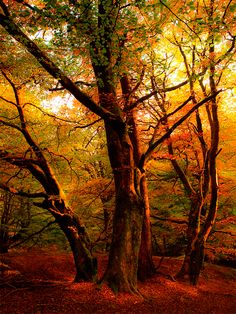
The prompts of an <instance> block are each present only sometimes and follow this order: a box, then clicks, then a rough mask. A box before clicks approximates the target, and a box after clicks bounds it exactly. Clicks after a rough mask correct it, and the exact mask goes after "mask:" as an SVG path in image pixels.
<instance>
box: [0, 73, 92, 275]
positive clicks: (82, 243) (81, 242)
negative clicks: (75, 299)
mask: <svg viewBox="0 0 236 314" xmlns="http://www.w3.org/2000/svg"><path fill="white" fill-rule="evenodd" d="M1 73H2V76H3V77H4V79H5V84H7V83H8V84H9V85H10V86H11V89H12V93H13V95H14V98H13V99H14V101H12V100H9V99H6V98H4V97H2V96H1V100H2V101H3V102H4V103H5V104H7V105H8V106H9V105H10V106H13V108H15V111H16V112H17V116H15V114H14V116H15V117H13V118H11V115H10V116H8V114H6V115H5V116H2V118H1V119H0V126H1V127H2V128H3V129H6V128H8V129H9V128H10V129H11V130H13V131H16V132H18V134H20V135H21V136H22V138H23V139H24V140H25V143H24V144H23V145H22V147H21V151H18V150H19V147H17V148H15V147H14V149H12V148H11V146H9V149H7V147H5V149H4V148H1V149H0V158H1V167H4V166H5V167H6V164H10V165H12V166H13V167H12V168H11V170H12V172H13V173H11V172H10V171H9V170H8V174H7V175H6V177H7V178H8V179H7V180H6V182H10V181H11V179H13V178H17V177H18V176H19V173H24V176H25V177H27V175H26V174H25V172H26V173H27V172H28V173H30V174H31V175H32V177H33V178H34V179H36V181H37V183H38V184H39V185H40V186H41V188H43V189H44V190H43V191H40V192H34V193H33V192H28V191H22V190H18V189H16V187H15V188H12V187H10V186H9V184H6V182H4V181H3V182H1V184H0V187H1V188H2V189H4V190H5V191H8V192H11V193H12V194H15V195H20V196H24V197H30V198H33V199H39V200H40V199H41V201H37V202H36V201H35V202H34V204H35V205H37V206H38V207H41V208H44V209H46V210H48V211H49V213H51V215H52V216H53V217H54V218H55V221H56V222H57V223H58V225H59V226H60V228H61V230H62V231H63V233H64V234H65V236H66V238H67V240H68V242H69V244H70V247H71V250H72V253H73V256H74V261H75V266H76V276H75V281H80V280H93V279H94V278H95V276H96V272H97V265H96V258H94V257H93V256H92V254H91V252H90V250H89V249H90V248H89V244H90V239H89V237H88V234H87V231H86V228H85V226H84V225H83V223H82V221H81V219H80V218H79V217H78V216H77V215H76V214H75V213H74V212H73V210H72V209H71V208H70V207H69V206H68V204H67V201H66V199H65V195H64V193H63V190H62V188H61V186H60V184H59V182H58V180H57V178H56V176H55V174H54V172H53V170H52V168H51V166H50V164H49V162H48V160H47V158H46V156H45V153H44V151H43V149H42V148H41V147H40V145H39V144H38V143H37V142H36V141H35V139H34V138H33V136H32V135H31V133H30V128H29V125H30V123H29V120H28V119H27V118H26V115H25V108H24V107H25V104H24V103H22V100H21V96H22V95H20V94H22V86H17V85H16V84H15V83H14V82H13V80H12V79H11V78H10V76H9V75H8V74H7V73H6V71H5V70H4V69H3V68H1ZM13 120H14V122H12V121H13ZM17 120H18V121H17ZM22 148H23V150H22ZM15 167H17V171H16V172H15ZM9 175H10V177H9ZM5 213H6V211H5ZM6 214H7V213H6ZM5 216H6V215H3V217H5ZM4 220H5V219H4Z"/></svg>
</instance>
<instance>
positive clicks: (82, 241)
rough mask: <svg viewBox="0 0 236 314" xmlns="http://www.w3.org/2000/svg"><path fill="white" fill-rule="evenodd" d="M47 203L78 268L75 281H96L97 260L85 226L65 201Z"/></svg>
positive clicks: (46, 205)
mask: <svg viewBox="0 0 236 314" xmlns="http://www.w3.org/2000/svg"><path fill="white" fill-rule="evenodd" d="M45 203H46V204H44V205H45V207H46V208H47V209H48V210H49V211H50V212H51V213H52V215H53V216H54V217H55V219H56V221H57V223H58V225H59V226H60V228H61V230H62V231H63V232H64V234H65V236H66V238H67V240H68V242H69V244H70V247H71V251H72V254H73V258H74V262H75V268H76V275H75V279H74V281H75V282H80V281H94V280H95V279H96V275H97V259H96V258H95V257H93V256H92V253H91V252H90V240H89V236H88V234H87V232H86V228H85V226H84V225H83V224H82V223H81V221H80V219H79V218H78V217H76V216H75V215H74V213H73V212H72V211H71V209H70V208H69V207H67V206H66V205H65V202H64V201H63V200H56V201H53V202H52V201H46V202H45Z"/></svg>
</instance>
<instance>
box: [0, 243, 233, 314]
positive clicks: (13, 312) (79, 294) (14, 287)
mask: <svg viewBox="0 0 236 314" xmlns="http://www.w3.org/2000/svg"><path fill="white" fill-rule="evenodd" d="M154 260H155V263H156V264H157V265H158V264H159V260H160V259H159V258H158V257H156V258H154ZM98 261H99V274H102V272H103V271H104V269H105V267H106V262H107V258H106V257H105V256H103V255H99V256H98ZM0 262H2V263H4V264H6V265H9V266H10V267H11V269H8V270H5V271H4V276H3V273H2V276H1V273H0V313H1V314H53V313H58V314H77V313H83V314H87V313H92V314H96V313H103V314H113V313H126V314H132V313H135V314H139V313H140V314H141V313H142V314H148V313H153V314H155V313H158V314H175V313H176V314H192V313H196V314H224V313H225V314H235V313H236V269H232V268H228V267H222V266H217V265H212V264H206V266H205V269H204V270H203V272H202V274H201V277H200V280H199V285H198V286H197V287H193V286H191V285H189V284H188V283H186V282H175V281H173V280H171V276H173V275H174V274H175V273H176V272H177V271H178V270H179V268H180V265H181V260H180V259H174V258H164V260H163V262H162V264H161V266H160V268H159V269H158V273H157V274H156V275H155V276H154V277H153V278H151V279H149V280H147V281H146V282H140V283H139V292H140V293H141V294H142V296H143V297H142V298H141V297H137V296H130V295H128V294H118V295H117V296H116V295H114V294H113V292H112V291H111V290H110V289H109V288H108V287H107V286H106V285H105V284H104V285H103V286H102V287H101V288H98V286H97V285H95V284H93V283H76V284H75V283H73V276H74V265H73V260H72V256H71V255H70V254H66V253H65V252H59V251H57V250H53V249H52V250H50V251H49V250H39V249H37V250H36V249H33V250H30V251H15V252H10V253H8V254H2V256H1V257H0ZM16 270H17V271H18V272H17V271H16Z"/></svg>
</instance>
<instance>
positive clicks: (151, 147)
mask: <svg viewBox="0 0 236 314" xmlns="http://www.w3.org/2000/svg"><path fill="white" fill-rule="evenodd" d="M220 92H221V90H219V91H217V92H215V93H214V94H212V95H210V96H208V97H206V98H204V99H203V100H202V101H200V102H199V103H197V104H196V105H195V106H193V107H192V108H191V109H190V110H189V111H188V112H187V113H186V114H185V115H184V116H183V117H181V118H180V119H179V120H178V121H177V122H176V123H174V124H173V125H172V126H171V127H170V128H169V130H168V131H167V132H166V133H165V134H164V135H163V136H162V137H161V138H159V140H157V141H156V142H154V143H153V144H151V145H150V146H149V148H148V149H147V151H146V153H144V154H143V155H142V157H141V159H140V162H139V169H140V170H142V171H144V169H143V167H144V165H145V162H146V161H147V159H148V158H149V157H150V156H151V154H152V153H153V151H154V150H155V149H156V148H157V146H158V145H160V144H161V143H162V142H164V141H165V140H166V139H167V138H169V136H170V135H171V134H172V133H173V132H174V130H175V129H176V128H177V127H178V126H179V125H181V123H183V122H184V121H185V120H186V119H187V118H188V117H189V116H190V115H191V114H192V113H193V112H194V111H195V110H197V109H198V108H199V107H201V106H202V105H204V104H205V103H206V102H208V101H209V100H211V99H213V98H215V97H216V96H217V95H218V94H219V93H220Z"/></svg>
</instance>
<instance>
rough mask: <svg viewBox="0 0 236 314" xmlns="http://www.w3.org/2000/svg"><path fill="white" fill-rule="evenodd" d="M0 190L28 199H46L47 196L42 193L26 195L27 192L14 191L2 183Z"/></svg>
mask: <svg viewBox="0 0 236 314" xmlns="http://www.w3.org/2000/svg"><path fill="white" fill-rule="evenodd" d="M0 189H2V190H4V191H7V192H10V193H12V194H14V195H19V196H22V197H28V198H41V197H43V198H48V195H47V194H46V193H44V192H37V193H28V192H24V191H19V190H16V189H15V188H12V187H10V186H7V185H6V184H4V183H0Z"/></svg>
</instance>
